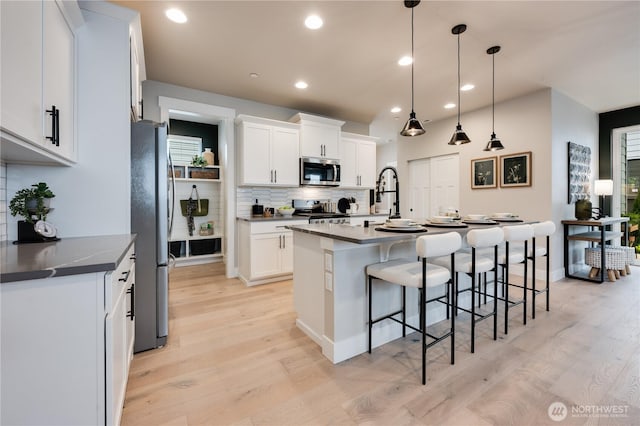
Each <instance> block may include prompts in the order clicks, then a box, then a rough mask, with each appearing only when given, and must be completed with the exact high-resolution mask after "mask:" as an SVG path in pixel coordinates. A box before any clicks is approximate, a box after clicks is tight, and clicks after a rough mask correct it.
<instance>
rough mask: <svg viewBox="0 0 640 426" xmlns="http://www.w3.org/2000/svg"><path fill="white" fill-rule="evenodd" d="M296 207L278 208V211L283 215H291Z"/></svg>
mask: <svg viewBox="0 0 640 426" xmlns="http://www.w3.org/2000/svg"><path fill="white" fill-rule="evenodd" d="M294 211H295V209H278V213H279V214H281V215H282V216H291V215H292V214H293V212H294Z"/></svg>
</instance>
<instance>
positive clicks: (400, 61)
mask: <svg viewBox="0 0 640 426" xmlns="http://www.w3.org/2000/svg"><path fill="white" fill-rule="evenodd" d="M412 62H413V58H412V57H411V56H403V57H402V58H400V59H398V65H401V66H403V67H406V66H407V65H411V63H412Z"/></svg>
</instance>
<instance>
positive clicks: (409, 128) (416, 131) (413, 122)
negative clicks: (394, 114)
mask: <svg viewBox="0 0 640 426" xmlns="http://www.w3.org/2000/svg"><path fill="white" fill-rule="evenodd" d="M419 3H420V0H414V1H408V0H405V2H404V5H405V7H408V8H409V9H411V114H409V120H408V121H407V123H406V124H405V125H404V127H403V128H402V131H401V132H400V134H401V135H402V136H418V135H422V134H423V133H425V130H424V127H422V123H420V120H418V119H417V118H416V113H415V112H414V111H413V63H414V58H413V8H414V7H416V6H417V5H418V4H419Z"/></svg>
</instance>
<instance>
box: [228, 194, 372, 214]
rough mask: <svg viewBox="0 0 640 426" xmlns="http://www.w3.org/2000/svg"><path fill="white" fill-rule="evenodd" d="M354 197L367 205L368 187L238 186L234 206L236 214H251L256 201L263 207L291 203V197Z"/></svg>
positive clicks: (319, 198) (316, 198) (326, 198)
mask: <svg viewBox="0 0 640 426" xmlns="http://www.w3.org/2000/svg"><path fill="white" fill-rule="evenodd" d="M350 197H354V198H355V199H356V202H357V203H358V204H359V205H360V206H361V208H362V207H364V206H366V207H368V206H369V190H368V189H340V188H315V187H304V188H263V187H239V188H238V189H237V191H236V208H237V214H238V216H248V215H251V206H252V205H253V204H255V203H256V199H257V200H258V204H261V205H263V206H265V207H274V208H277V207H280V206H284V205H291V200H293V199H303V200H321V201H327V200H329V201H333V202H336V203H337V202H338V200H339V199H340V198H350Z"/></svg>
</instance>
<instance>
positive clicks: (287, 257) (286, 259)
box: [280, 231, 293, 273]
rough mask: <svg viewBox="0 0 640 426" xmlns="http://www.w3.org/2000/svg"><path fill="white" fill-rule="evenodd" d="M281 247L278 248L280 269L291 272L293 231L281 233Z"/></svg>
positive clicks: (283, 271)
mask: <svg viewBox="0 0 640 426" xmlns="http://www.w3.org/2000/svg"><path fill="white" fill-rule="evenodd" d="M282 245H283V247H282V249H281V250H280V271H281V272H282V273H292V272H293V231H288V232H284V233H283V234H282Z"/></svg>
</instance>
